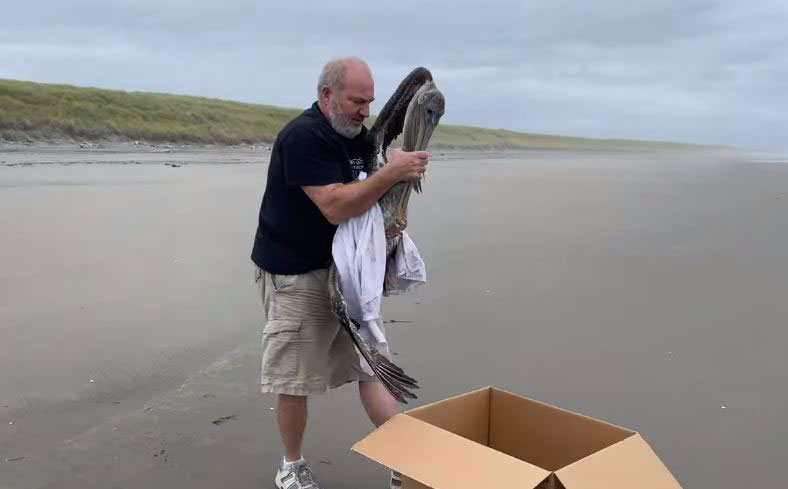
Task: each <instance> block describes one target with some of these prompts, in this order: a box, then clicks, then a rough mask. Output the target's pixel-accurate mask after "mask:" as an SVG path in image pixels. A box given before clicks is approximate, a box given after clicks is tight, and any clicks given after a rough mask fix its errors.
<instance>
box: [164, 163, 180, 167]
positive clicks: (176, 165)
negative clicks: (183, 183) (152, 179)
mask: <svg viewBox="0 0 788 489" xmlns="http://www.w3.org/2000/svg"><path fill="white" fill-rule="evenodd" d="M167 166H171V167H173V168H180V167H181V165H179V164H177V163H167Z"/></svg>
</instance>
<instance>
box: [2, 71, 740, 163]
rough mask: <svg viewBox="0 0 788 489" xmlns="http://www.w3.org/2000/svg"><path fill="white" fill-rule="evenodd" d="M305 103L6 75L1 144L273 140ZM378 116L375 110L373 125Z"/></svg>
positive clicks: (574, 144) (517, 136) (474, 133)
mask: <svg viewBox="0 0 788 489" xmlns="http://www.w3.org/2000/svg"><path fill="white" fill-rule="evenodd" d="M300 112H301V110H300V109H291V108H281V107H273V106H267V105H256V104H248V103H241V102H233V101H227V100H219V99H209V98H203V97H192V96H186V95H169V94H158V93H142V92H125V91H120V90H104V89H96V88H85V87H75V86H70V85H53V84H45V83H34V82H27V81H17V80H3V79H0V144H4V142H5V144H10V143H23V144H24V143H47V142H54V143H55V144H67V143H77V144H79V143H92V144H102V143H106V142H112V143H124V142H134V141H139V142H141V143H144V144H192V145H198V144H199V145H224V146H233V145H250V146H257V145H265V144H268V145H270V144H271V143H272V142H273V141H274V139H275V138H276V134H277V133H278V132H279V130H280V129H281V128H282V127H283V126H284V125H285V124H286V123H287V122H288V121H290V120H291V119H292V118H293V117H295V116H296V115H297V114H299V113H300ZM373 122H374V117H371V118H370V120H369V122H368V124H372V123H373ZM430 147H431V148H435V149H480V150H506V149H525V150H527V149H545V150H547V149H571V150H586V149H602V150H627V149H631V150H679V149H709V148H717V149H720V148H728V149H731V148H729V147H726V146H708V145H697V144H688V143H674V142H661V141H638V140H625V139H592V138H581V137H570V136H555V135H548V134H535V133H524V132H516V131H509V130H505V129H485V128H478V127H470V126H459V125H448V124H440V125H439V126H438V128H437V129H436V130H435V133H434V134H433V138H432V141H431V143H430Z"/></svg>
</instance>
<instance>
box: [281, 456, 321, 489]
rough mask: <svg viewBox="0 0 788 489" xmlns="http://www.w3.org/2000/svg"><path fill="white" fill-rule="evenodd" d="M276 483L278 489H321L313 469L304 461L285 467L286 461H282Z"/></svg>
mask: <svg viewBox="0 0 788 489" xmlns="http://www.w3.org/2000/svg"><path fill="white" fill-rule="evenodd" d="M274 482H276V487H277V488H278V489H307V488H309V489H320V486H319V485H317V482H315V477H314V475H313V474H312V469H310V468H309V465H307V463H306V461H304V460H302V461H300V462H295V463H292V464H287V466H285V459H282V462H280V463H279V470H278V471H277V473H276V478H275V479H274Z"/></svg>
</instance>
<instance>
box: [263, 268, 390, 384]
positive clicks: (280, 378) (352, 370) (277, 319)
mask: <svg viewBox="0 0 788 489" xmlns="http://www.w3.org/2000/svg"><path fill="white" fill-rule="evenodd" d="M254 269H255V281H256V282H257V288H258V290H259V292H260V297H261V298H262V301H263V309H264V311H265V317H266V323H265V327H264V328H263V339H262V350H263V361H262V372H261V378H260V390H261V392H264V393H267V392H273V393H276V394H290V395H296V396H308V395H312V394H323V393H325V392H326V391H327V390H328V388H332V389H333V388H335V387H339V386H341V385H343V384H346V383H348V382H354V381H372V380H374V377H371V376H369V375H367V374H366V373H364V371H363V370H362V369H361V366H360V364H359V355H358V353H357V351H356V347H355V345H354V344H353V340H351V339H350V336H349V335H348V334H347V333H346V332H345V331H344V330H343V329H342V326H341V325H340V324H339V321H337V319H336V316H334V314H333V313H332V312H331V309H330V307H329V300H328V270H326V269H321V270H313V271H311V272H307V273H303V274H299V275H274V274H270V273H268V272H266V271H265V270H262V269H260V268H259V267H257V266H255V267H254ZM387 353H388V352H384V354H387Z"/></svg>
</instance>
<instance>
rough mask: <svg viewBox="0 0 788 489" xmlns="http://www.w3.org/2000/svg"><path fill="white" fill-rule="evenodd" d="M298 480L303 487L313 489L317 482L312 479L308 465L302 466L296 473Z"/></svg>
mask: <svg viewBox="0 0 788 489" xmlns="http://www.w3.org/2000/svg"><path fill="white" fill-rule="evenodd" d="M296 479H297V480H298V483H299V484H300V485H301V486H302V487H313V486H314V485H315V481H314V479H313V478H312V470H311V469H310V468H309V467H307V466H306V465H302V466H301V467H299V468H298V470H297V471H296Z"/></svg>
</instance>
